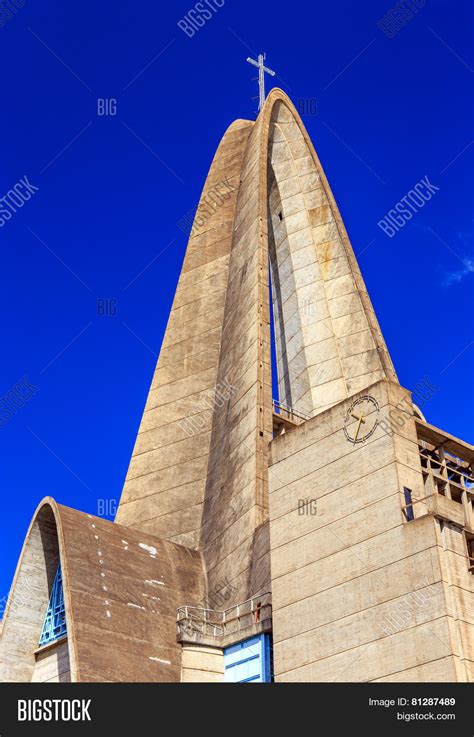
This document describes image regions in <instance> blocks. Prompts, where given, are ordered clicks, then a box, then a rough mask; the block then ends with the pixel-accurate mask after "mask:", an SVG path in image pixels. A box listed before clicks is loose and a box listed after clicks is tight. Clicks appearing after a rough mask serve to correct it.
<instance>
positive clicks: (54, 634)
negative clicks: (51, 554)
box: [39, 565, 67, 647]
mask: <svg viewBox="0 0 474 737" xmlns="http://www.w3.org/2000/svg"><path fill="white" fill-rule="evenodd" d="M66 633H67V630H66V610H65V608H64V593H63V579H62V575H61V565H59V566H58V570H57V571H56V576H55V577H54V583H53V588H52V591H51V596H50V599H49V604H48V611H47V612H46V617H45V618H44V624H43V629H42V631H41V637H40V641H39V644H40V647H42V646H43V645H49V643H50V642H54V641H55V640H59V638H60V637H63V636H64V635H65V634H66Z"/></svg>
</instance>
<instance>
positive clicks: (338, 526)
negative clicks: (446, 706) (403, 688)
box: [270, 380, 474, 681]
mask: <svg viewBox="0 0 474 737" xmlns="http://www.w3.org/2000/svg"><path fill="white" fill-rule="evenodd" d="M368 393H369V394H370V395H371V396H373V397H374V398H375V399H376V400H377V402H378V404H379V407H380V418H381V419H383V418H386V417H388V415H389V412H390V411H391V410H392V409H393V408H394V407H396V405H397V403H399V402H400V401H401V400H403V399H406V398H408V403H409V393H408V392H407V391H406V390H405V389H403V388H402V387H400V386H398V385H396V384H393V383H389V382H388V381H386V380H383V381H381V382H378V383H376V384H374V385H373V386H371V387H370V388H369V389H368ZM350 404H351V400H346V401H344V402H342V403H340V404H338V405H337V406H336V407H332V408H330V409H328V410H327V411H326V412H324V413H323V414H322V415H319V416H318V417H315V418H314V419H312V420H309V421H308V422H306V423H305V424H303V425H300V426H298V427H297V428H295V429H293V430H291V431H289V432H288V433H287V434H286V435H284V436H282V437H280V438H278V439H276V440H275V441H274V442H273V443H272V463H271V466H270V514H271V520H270V537H271V568H272V598H273V635H274V659H275V673H276V679H277V680H279V681H371V680H374V681H384V680H386V681H390V680H415V681H416V680H434V681H450V680H455V681H465V680H469V663H470V662H472V654H473V645H474V633H473V624H474V619H473V618H472V612H471V608H472V601H473V598H472V593H473V588H472V580H473V577H472V575H471V574H469V573H468V570H467V563H466V556H465V552H464V554H462V532H461V531H460V530H459V529H458V530H457V531H455V530H454V529H448V528H447V527H446V526H443V525H440V523H439V521H438V520H435V518H434V517H433V516H430V515H429V514H428V511H429V507H428V504H427V503H425V502H420V504H419V505H417V512H416V515H417V518H416V519H415V520H414V521H412V522H410V523H407V522H406V520H405V519H404V515H403V512H402V506H403V505H404V503H405V501H404V497H403V488H404V487H408V488H409V489H411V491H412V498H413V500H416V499H423V497H424V495H425V493H424V486H423V479H422V473H421V465H420V462H419V453H418V441H417V433H416V427H415V419H414V417H413V416H409V415H406V416H405V421H404V423H403V424H402V426H401V427H397V428H396V431H395V432H394V433H393V434H388V433H386V432H385V431H384V430H383V426H382V425H381V424H379V425H378V427H377V428H376V431H375V432H374V434H373V435H372V436H371V437H370V438H368V439H367V441H366V442H365V443H361V444H359V445H354V444H352V443H350V442H349V441H348V440H347V438H346V436H345V434H344V431H343V425H344V419H345V416H346V413H347V411H348V409H349V407H350ZM405 406H406V405H405ZM300 500H305V501H306V500H316V510H317V511H316V513H315V514H309V513H308V514H300V513H299V511H298V504H299V502H300ZM423 515H424V516H423ZM442 541H444V546H445V549H443V542H442ZM468 592H469V593H468ZM469 596H470V598H469ZM469 600H470V602H471V603H470V604H468V601H469Z"/></svg>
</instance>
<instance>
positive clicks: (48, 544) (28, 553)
mask: <svg viewBox="0 0 474 737" xmlns="http://www.w3.org/2000/svg"><path fill="white" fill-rule="evenodd" d="M59 562H61V568H62V576H63V588H64V597H65V608H66V623H67V630H68V632H71V631H72V630H73V627H72V618H71V617H72V615H71V606H70V600H69V580H68V565H67V557H66V553H65V546H64V535H63V529H62V520H61V515H60V508H59V507H58V505H57V503H56V502H55V501H54V499H52V498H51V497H46V498H45V499H43V500H42V501H41V502H40V504H39V505H38V507H37V509H36V511H35V513H34V515H33V519H32V521H31V524H30V526H29V529H28V532H27V534H26V537H25V542H24V544H23V548H22V551H21V555H20V558H19V561H18V565H17V569H16V572H15V576H14V579H13V584H12V587H11V591H10V596H9V598H8V603H7V607H6V610H5V614H4V618H3V628H2V637H1V640H0V681H22V682H25V681H26V682H27V681H31V680H32V679H33V678H34V671H35V665H36V659H35V654H34V653H35V651H36V650H37V649H38V647H39V645H38V643H39V638H40V634H41V629H42V626H43V622H44V618H45V615H46V609H47V606H48V602H49V598H50V595H51V589H52V586H53V581H54V577H55V574H56V570H57V567H58V564H59ZM73 643H74V640H73V639H71V638H68V655H69V658H68V659H69V662H68V664H67V665H68V667H67V668H66V669H65V670H66V672H67V675H66V676H65V679H66V680H68V681H69V680H70V677H69V671H71V673H72V674H73V675H74V674H75V662H76V657H75V652H74V644H73ZM66 660H67V658H66ZM71 666H72V667H71ZM62 675H63V673H59V680H61V676H62ZM72 680H75V678H74V677H73V678H72Z"/></svg>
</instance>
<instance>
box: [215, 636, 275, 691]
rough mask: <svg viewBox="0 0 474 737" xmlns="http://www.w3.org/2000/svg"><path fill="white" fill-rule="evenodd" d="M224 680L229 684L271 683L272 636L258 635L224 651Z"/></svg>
mask: <svg viewBox="0 0 474 737" xmlns="http://www.w3.org/2000/svg"><path fill="white" fill-rule="evenodd" d="M224 680H225V681H226V682H228V683H269V682H270V681H271V680H272V676H271V654H270V635H258V636H257V637H251V638H250V639H249V640H244V641H243V642H239V643H238V644H237V645H231V646H230V647H226V648H225V649H224Z"/></svg>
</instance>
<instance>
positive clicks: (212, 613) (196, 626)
mask: <svg viewBox="0 0 474 737" xmlns="http://www.w3.org/2000/svg"><path fill="white" fill-rule="evenodd" d="M270 616H271V594H270V593H269V592H267V593H265V594H261V595H260V596H253V597H252V598H251V599H247V601H243V602H241V603H239V604H236V605H234V606H232V607H229V608H228V609H222V610H219V609H205V608H203V607H196V606H188V605H186V606H180V607H178V612H177V622H176V624H177V628H178V634H179V635H181V636H183V635H188V636H190V635H191V636H196V635H201V636H210V637H223V636H224V635H225V634H226V633H227V632H228V631H229V630H239V629H240V628H241V627H242V621H243V620H244V619H245V618H246V621H245V626H251V625H257V624H259V623H260V622H261V621H263V620H264V619H268V618H269V617H270ZM231 625H234V627H232V626H231Z"/></svg>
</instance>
